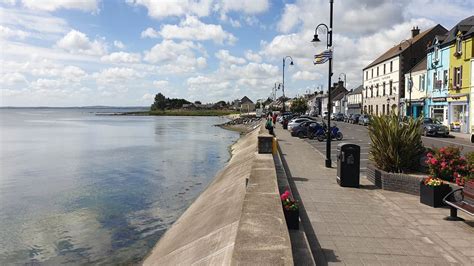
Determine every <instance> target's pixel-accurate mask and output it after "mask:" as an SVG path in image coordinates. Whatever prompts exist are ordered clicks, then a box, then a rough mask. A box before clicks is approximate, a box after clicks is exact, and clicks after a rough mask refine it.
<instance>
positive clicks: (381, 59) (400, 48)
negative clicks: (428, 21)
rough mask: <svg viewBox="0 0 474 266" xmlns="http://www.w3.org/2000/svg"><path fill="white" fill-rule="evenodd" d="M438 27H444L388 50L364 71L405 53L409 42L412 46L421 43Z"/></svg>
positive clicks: (419, 35) (427, 31)
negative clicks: (421, 40) (420, 41)
mask: <svg viewBox="0 0 474 266" xmlns="http://www.w3.org/2000/svg"><path fill="white" fill-rule="evenodd" d="M437 27H442V26H441V25H440V24H438V25H436V26H434V27H432V28H430V29H427V30H425V31H423V32H421V33H419V34H418V35H416V36H415V37H413V38H411V39H408V41H404V42H402V43H400V44H397V45H395V46H394V47H392V48H390V49H388V50H387V51H386V52H385V53H384V54H382V55H381V56H379V57H378V58H377V59H375V60H374V61H373V62H372V63H370V64H369V65H368V66H366V67H364V69H363V70H365V69H367V68H369V67H373V66H375V65H377V64H379V63H382V62H384V61H386V60H388V59H390V58H392V57H395V56H397V55H399V54H401V53H403V51H405V50H406V49H407V48H408V47H409V46H410V43H409V42H412V44H415V43H416V42H417V41H419V40H420V39H422V38H423V37H424V36H425V35H426V34H428V33H429V32H431V31H432V30H434V29H435V28H437Z"/></svg>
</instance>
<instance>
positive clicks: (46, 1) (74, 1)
mask: <svg viewBox="0 0 474 266" xmlns="http://www.w3.org/2000/svg"><path fill="white" fill-rule="evenodd" d="M21 2H22V4H23V6H25V7H27V8H29V9H34V10H42V11H55V10H58V9H79V10H82V11H90V12H94V11H98V0H60V1H57V0H41V1H38V0H22V1H21Z"/></svg>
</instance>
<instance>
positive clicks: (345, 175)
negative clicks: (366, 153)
mask: <svg viewBox="0 0 474 266" xmlns="http://www.w3.org/2000/svg"><path fill="white" fill-rule="evenodd" d="M359 179H360V146H358V145H355V144H349V143H341V144H339V145H337V183H338V184H339V185H340V186H341V187H359Z"/></svg>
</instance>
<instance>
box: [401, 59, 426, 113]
mask: <svg viewBox="0 0 474 266" xmlns="http://www.w3.org/2000/svg"><path fill="white" fill-rule="evenodd" d="M410 76H411V80H412V82H411V84H412V86H411V95H410V82H409V81H410ZM427 78H428V77H427V71H426V57H425V58H424V59H423V60H421V61H420V62H419V63H418V64H417V65H416V66H415V67H413V68H412V69H411V70H410V71H409V72H408V73H406V74H405V84H404V85H405V86H404V88H405V105H404V106H405V109H404V110H403V112H404V113H407V111H406V108H409V106H410V105H411V110H412V111H411V113H412V115H413V117H419V116H426V114H424V107H425V99H426V98H427V97H428V96H429V95H428V94H427V91H428V90H427V85H426V81H427Z"/></svg>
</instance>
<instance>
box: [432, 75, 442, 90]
mask: <svg viewBox="0 0 474 266" xmlns="http://www.w3.org/2000/svg"><path fill="white" fill-rule="evenodd" d="M440 85H441V83H440V82H439V81H438V71H435V72H433V88H435V89H436V90H439V89H441V86H440Z"/></svg>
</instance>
